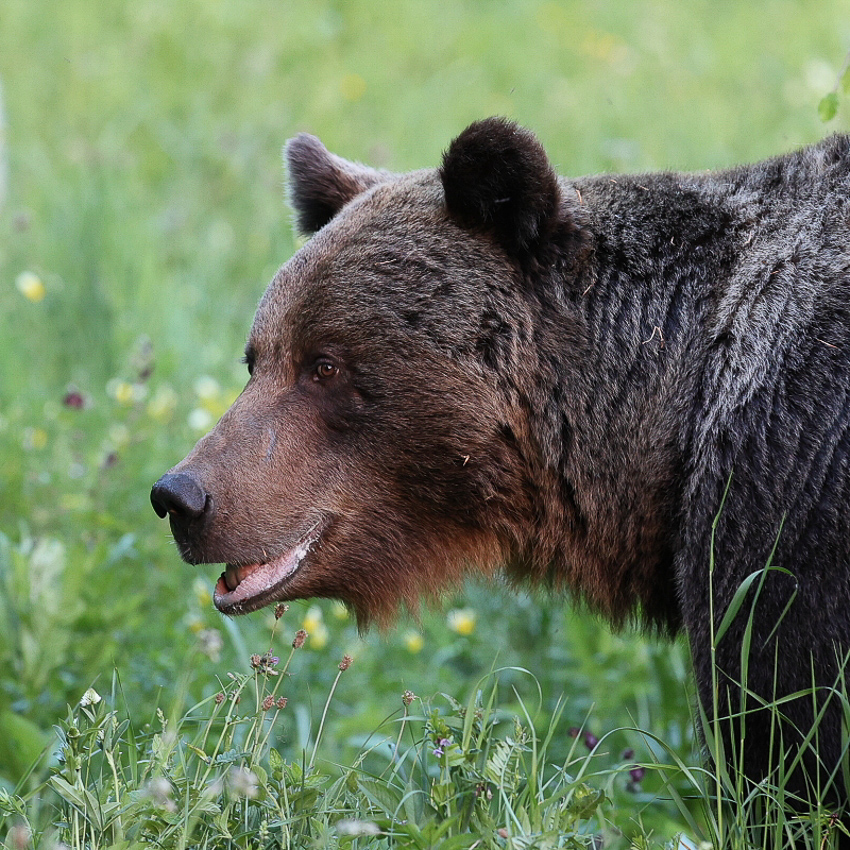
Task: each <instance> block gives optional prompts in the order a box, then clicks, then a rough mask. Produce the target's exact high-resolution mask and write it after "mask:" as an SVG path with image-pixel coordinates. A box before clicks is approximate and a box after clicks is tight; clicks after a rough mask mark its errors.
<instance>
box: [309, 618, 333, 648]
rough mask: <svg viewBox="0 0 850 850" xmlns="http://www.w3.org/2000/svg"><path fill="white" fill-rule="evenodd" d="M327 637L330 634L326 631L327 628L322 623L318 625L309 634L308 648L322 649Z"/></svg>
mask: <svg viewBox="0 0 850 850" xmlns="http://www.w3.org/2000/svg"><path fill="white" fill-rule="evenodd" d="M329 637H330V632H329V631H328V627H327V626H326V625H325V624H324V623H319V625H318V626H316V628H315V629H313V631H312V632H310V648H311V649H324V647H325V646H327V643H328V638H329Z"/></svg>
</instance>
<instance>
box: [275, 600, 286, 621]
mask: <svg viewBox="0 0 850 850" xmlns="http://www.w3.org/2000/svg"><path fill="white" fill-rule="evenodd" d="M288 610H289V606H288V605H287V604H286V603H285V602H278V603H277V605H275V606H274V618H275V620H279V619H280V618H281V617H282V616H283V615H284V614H285V613H286V612H287V611H288Z"/></svg>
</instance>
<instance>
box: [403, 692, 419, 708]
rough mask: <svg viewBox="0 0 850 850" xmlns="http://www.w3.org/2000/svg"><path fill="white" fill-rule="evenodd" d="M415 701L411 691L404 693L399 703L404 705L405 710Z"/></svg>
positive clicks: (414, 695)
mask: <svg viewBox="0 0 850 850" xmlns="http://www.w3.org/2000/svg"><path fill="white" fill-rule="evenodd" d="M415 699H416V694H415V693H413V691H405V692H404V693H403V694H402V695H401V701H402V702H403V703H404V707H405V708H407V706H409V705H410V704H411V703H412V702H413V700H415Z"/></svg>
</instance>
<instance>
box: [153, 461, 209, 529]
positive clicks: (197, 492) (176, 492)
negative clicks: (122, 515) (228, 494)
mask: <svg viewBox="0 0 850 850" xmlns="http://www.w3.org/2000/svg"><path fill="white" fill-rule="evenodd" d="M151 504H152V505H153V509H154V510H155V511H156V512H157V514H158V515H159V516H160V517H164V516H165V515H166V514H171V515H172V516H178V517H181V518H183V519H195V518H196V517H199V516H200V515H201V514H202V513H203V512H204V508H205V507H206V505H207V494H206V492H205V491H204V488H203V487H201V485H200V484H199V483H198V482H197V481H196V480H195V479H194V478H192V476H191V475H187V474H186V473H185V472H173V473H172V472H169V473H166V474H165V475H163V476H162V478H160V479H159V481H157V482H156V484H154V485H153V489H151Z"/></svg>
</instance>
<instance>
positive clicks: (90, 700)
mask: <svg viewBox="0 0 850 850" xmlns="http://www.w3.org/2000/svg"><path fill="white" fill-rule="evenodd" d="M102 699H103V697H102V696H101V695H100V694H99V693H98V692H97V691H96V690H95V689H94V688H89V689H88V690H87V691H86V692H85V693H84V694H83V695H82V696H81V697H80V705H81V706H82V707H83V708H87V707H88V706H90V705H97V704H98V703H99V702H100V701H101V700H102Z"/></svg>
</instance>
